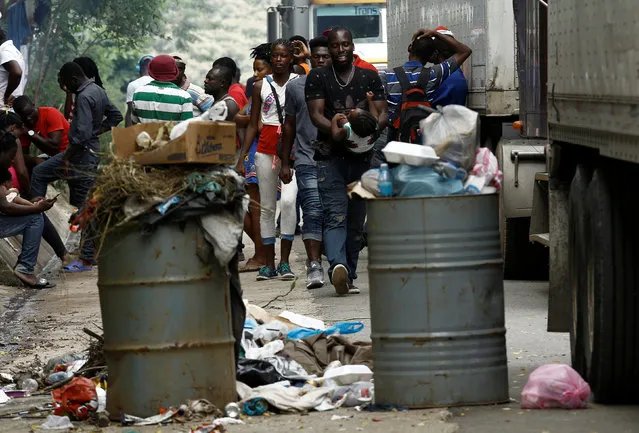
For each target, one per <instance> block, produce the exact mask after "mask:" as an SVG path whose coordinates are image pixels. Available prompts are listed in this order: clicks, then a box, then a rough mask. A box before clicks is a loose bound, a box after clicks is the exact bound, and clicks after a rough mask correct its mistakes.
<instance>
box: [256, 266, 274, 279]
mask: <svg viewBox="0 0 639 433" xmlns="http://www.w3.org/2000/svg"><path fill="white" fill-rule="evenodd" d="M274 278H277V271H276V270H275V268H271V267H270V266H262V267H261V268H260V270H259V271H258V273H257V281H266V280H272V279H274Z"/></svg>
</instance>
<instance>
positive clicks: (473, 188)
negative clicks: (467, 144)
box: [464, 147, 504, 194]
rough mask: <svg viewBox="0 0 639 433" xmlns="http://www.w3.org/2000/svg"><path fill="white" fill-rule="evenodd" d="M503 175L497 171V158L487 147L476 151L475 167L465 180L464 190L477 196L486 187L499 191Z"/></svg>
mask: <svg viewBox="0 0 639 433" xmlns="http://www.w3.org/2000/svg"><path fill="white" fill-rule="evenodd" d="M503 180H504V173H502V171H501V170H500V169H499V163H498V162H497V157H496V156H495V155H494V154H493V153H492V152H491V151H490V149H488V148H487V147H482V148H480V149H479V150H477V155H476V156H475V165H474V166H473V169H472V171H471V174H470V175H469V176H468V178H467V179H466V183H465V184H464V189H465V190H466V192H468V193H470V194H479V193H481V192H482V190H483V189H484V188H485V187H486V186H492V187H494V188H495V189H496V190H497V191H499V190H500V189H501V183H502V181H503Z"/></svg>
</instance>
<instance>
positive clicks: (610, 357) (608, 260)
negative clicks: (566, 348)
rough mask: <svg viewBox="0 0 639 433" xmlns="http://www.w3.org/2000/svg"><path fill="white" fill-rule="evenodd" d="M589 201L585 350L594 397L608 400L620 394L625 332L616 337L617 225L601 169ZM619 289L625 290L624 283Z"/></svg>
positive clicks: (603, 400)
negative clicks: (618, 371) (619, 372)
mask: <svg viewBox="0 0 639 433" xmlns="http://www.w3.org/2000/svg"><path fill="white" fill-rule="evenodd" d="M586 201H587V215H588V219H589V225H590V227H589V240H590V245H589V247H588V248H587V249H586V250H585V252H586V258H587V262H586V268H585V273H586V279H585V280H586V281H585V283H586V286H585V288H586V290H585V295H586V296H585V299H586V304H587V308H586V309H585V310H584V311H583V314H582V317H583V318H584V319H585V324H584V325H585V329H586V330H587V333H586V335H585V336H584V353H585V361H586V370H587V371H588V381H589V382H590V387H591V389H592V391H593V393H594V395H595V399H596V400H597V401H598V402H602V403H608V402H613V401H614V400H616V398H618V397H620V396H621V393H620V390H619V389H618V386H620V385H621V384H620V383H619V382H618V381H617V378H615V377H614V372H615V370H616V369H615V368H614V362H615V360H616V359H619V358H620V357H622V356H623V354H622V352H621V351H619V350H617V351H616V350H615V349H616V348H617V349H619V346H620V345H619V343H621V341H622V340H623V334H622V335H620V336H619V337H620V338H616V336H615V322H616V320H617V318H616V317H615V311H614V310H615V308H614V306H615V304H614V302H615V299H614V296H615V293H616V287H615V275H614V273H615V268H614V245H613V235H614V234H613V230H615V229H617V228H616V227H615V229H613V224H612V221H613V218H612V206H611V199H610V188H609V184H608V182H607V179H606V176H605V173H604V172H603V171H602V170H600V169H597V170H596V171H595V172H594V174H593V176H592V181H591V182H590V187H589V189H588V194H587V198H586ZM619 288H620V289H621V290H622V291H623V286H621V287H619ZM620 313H621V312H620ZM620 316H622V317H618V319H621V320H623V314H620ZM615 346H617V347H615ZM616 352H617V353H616ZM620 379H622V378H620ZM622 380H623V379H622Z"/></svg>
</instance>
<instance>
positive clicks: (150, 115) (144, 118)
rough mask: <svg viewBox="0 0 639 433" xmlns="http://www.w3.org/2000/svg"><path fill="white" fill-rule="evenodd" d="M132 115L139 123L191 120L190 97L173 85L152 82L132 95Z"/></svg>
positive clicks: (191, 106) (191, 107) (191, 105)
mask: <svg viewBox="0 0 639 433" xmlns="http://www.w3.org/2000/svg"><path fill="white" fill-rule="evenodd" d="M133 115H134V117H135V118H137V119H135V118H134V120H136V121H137V122H139V123H149V122H166V121H170V120H172V121H175V122H179V121H181V120H187V119H191V118H192V117H193V103H192V102H191V95H189V94H188V92H186V91H184V90H182V89H180V88H179V87H178V86H176V85H175V84H173V83H165V82H162V81H157V80H153V81H151V82H150V83H149V84H147V85H145V86H142V87H140V88H138V89H137V90H136V91H135V93H134V94H133Z"/></svg>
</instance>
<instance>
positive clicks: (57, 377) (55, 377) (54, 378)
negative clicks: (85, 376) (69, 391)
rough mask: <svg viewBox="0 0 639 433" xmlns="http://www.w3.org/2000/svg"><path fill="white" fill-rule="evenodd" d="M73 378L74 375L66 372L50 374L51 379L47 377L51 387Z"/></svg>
mask: <svg viewBox="0 0 639 433" xmlns="http://www.w3.org/2000/svg"><path fill="white" fill-rule="evenodd" d="M71 376H73V373H71V374H69V373H68V372H66V371H58V372H56V373H53V374H50V375H49V377H47V383H48V384H49V385H53V384H54V383H58V382H62V381H64V380H67V379H68V378H69V377H71Z"/></svg>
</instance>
